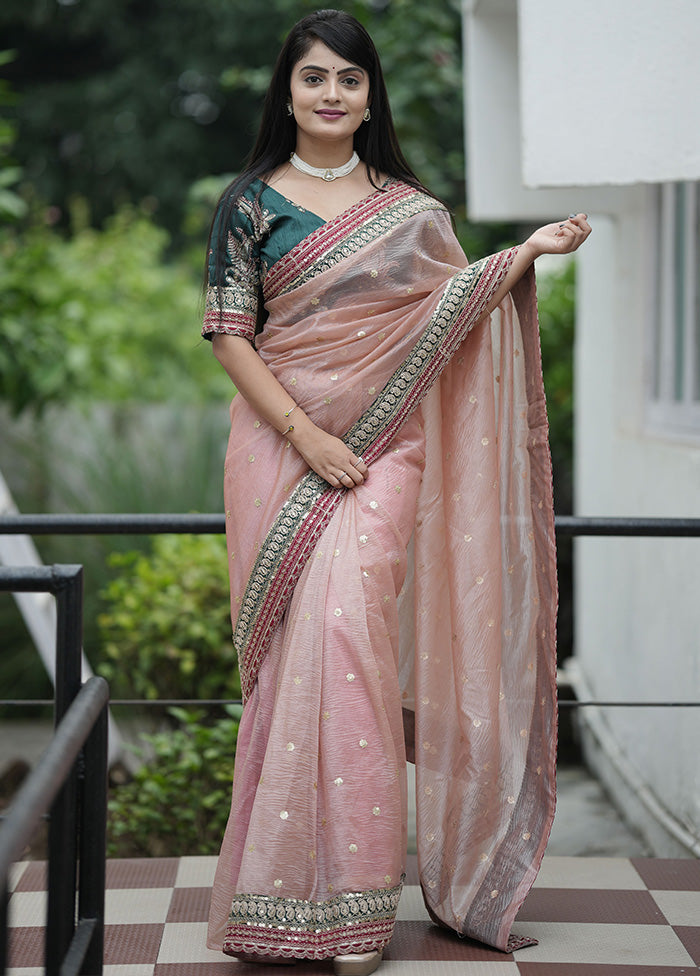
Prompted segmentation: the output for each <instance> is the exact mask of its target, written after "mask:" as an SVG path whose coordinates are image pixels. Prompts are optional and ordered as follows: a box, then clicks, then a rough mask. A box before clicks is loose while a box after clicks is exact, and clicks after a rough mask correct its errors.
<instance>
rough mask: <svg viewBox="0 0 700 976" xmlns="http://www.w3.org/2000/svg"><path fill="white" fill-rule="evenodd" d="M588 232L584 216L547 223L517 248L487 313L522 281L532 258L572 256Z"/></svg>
mask: <svg viewBox="0 0 700 976" xmlns="http://www.w3.org/2000/svg"><path fill="white" fill-rule="evenodd" d="M590 232H591V225H590V224H589V223H588V217H587V215H586V214H584V213H580V214H576V215H575V216H573V217H569V218H568V219H567V220H565V221H562V222H561V223H554V224H546V225H545V226H544V227H540V228H539V229H538V230H536V231H535V232H534V234H531V235H530V237H528V239H527V240H526V241H525V242H524V243H523V244H521V245H520V247H519V248H518V253H517V254H516V255H515V258H514V260H513V263H512V264H511V266H510V268H508V271H507V273H506V276H505V278H504V279H503V281H502V282H501V284H500V285H499V287H498V289H497V290H496V291H495V292H494V294H493V296H492V298H491V301H490V302H489V304H488V308H487V311H486V314H487V315H488V313H489V312H493V310H494V308H495V307H496V306H497V305H498V304H500V302H502V301H503V299H504V298H505V296H506V295H507V294H508V292H509V291H510V290H511V288H512V287H513V286H514V285H515V284H516V283H517V282H518V281H520V279H521V278H522V276H523V275H524V274H525V272H526V271H527V269H528V268H529V267H530V265H531V264H532V263H533V261H534V260H535V258H538V257H540V255H541V254H571V253H573V251H576V250H578V248H579V247H580V246H581V245H582V244H583V242H584V241H585V240H586V238H587V237H588V235H589V234H590Z"/></svg>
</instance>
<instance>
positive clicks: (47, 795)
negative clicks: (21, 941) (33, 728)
mask: <svg viewBox="0 0 700 976" xmlns="http://www.w3.org/2000/svg"><path fill="white" fill-rule="evenodd" d="M82 580H83V574H82V567H81V566H45V567H19V568H13V567H0V591H6V592H8V591H9V592H15V593H17V592H34V593H37V592H43V593H46V592H48V593H52V594H53V595H54V596H55V597H56V680H55V688H56V697H55V700H54V716H55V724H56V730H55V733H54V736H53V738H52V740H51V742H50V744H49V746H48V748H47V749H46V751H45V752H44V754H43V755H42V757H41V759H40V760H39V762H38V763H37V765H36V766H35V768H34V769H33V770H32V772H31V773H30V775H29V776H28V778H27V779H26V780H25V782H24V783H23V784H22V787H21V789H20V790H19V792H18V793H17V796H16V797H15V798H14V800H13V802H12V805H11V806H10V809H9V811H8V813H7V815H6V816H5V818H4V822H3V824H2V827H1V828H0V972H2V973H4V972H5V971H6V967H7V957H8V928H7V911H8V902H9V897H8V878H9V872H10V868H11V866H12V864H13V863H14V862H15V861H17V860H19V859H20V857H21V856H22V854H23V852H24V850H25V848H26V845H27V843H28V842H29V840H30V839H31V837H32V835H33V833H34V831H35V830H36V827H37V825H38V824H39V822H40V820H41V819H42V817H43V816H44V815H45V814H46V813H47V812H48V813H49V838H48V902H47V915H46V935H45V972H46V974H47V976H78V974H89V976H100V974H101V973H102V959H103V947H104V898H105V847H106V836H105V835H106V819H107V734H108V733H107V703H108V700H109V688H108V685H107V682H106V681H105V680H104V678H90V679H89V680H88V681H87V682H86V683H85V684H84V685H82V687H81V674H80V672H81V652H82V593H83V591H82ZM76 894H77V921H76Z"/></svg>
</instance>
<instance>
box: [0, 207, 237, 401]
mask: <svg viewBox="0 0 700 976" xmlns="http://www.w3.org/2000/svg"><path fill="white" fill-rule="evenodd" d="M51 219H52V217H51V210H50V209H49V210H48V211H47V212H46V214H45V215H44V219H43V223H42V222H41V220H39V219H37V220H35V222H34V223H31V224H29V225H28V226H27V227H24V228H19V227H10V226H7V227H5V228H3V229H1V230H0V399H2V400H4V401H5V402H6V403H7V404H8V405H9V407H10V409H11V410H12V411H13V412H14V413H15V414H19V413H21V412H22V411H23V410H25V409H31V410H34V411H37V412H39V411H41V410H42V409H43V408H44V407H46V406H47V405H48V404H50V403H70V404H80V405H86V404H92V403H94V401H96V400H97V401H99V402H115V401H139V402H144V401H161V402H163V401H170V402H172V401H178V402H188V401H189V402H195V401H199V402H204V401H206V400H211V399H218V398H222V399H224V398H225V397H227V396H228V395H229V393H230V381H229V380H228V379H227V377H226V376H225V374H224V372H223V370H222V369H221V368H220V367H219V366H218V364H217V363H216V361H215V360H214V357H213V356H211V354H210V355H206V354H205V353H206V352H207V351H208V349H207V350H204V349H202V348H199V346H200V339H199V320H200V315H201V309H200V284H201V279H200V275H201V272H200V270H199V267H197V268H195V267H193V266H192V265H191V264H190V263H189V262H187V261H185V260H184V259H183V258H178V259H174V258H173V255H172V250H171V244H170V239H169V237H168V234H167V232H166V231H164V230H162V229H160V228H158V227H156V225H155V224H154V223H153V221H152V220H151V218H150V216H149V214H148V213H146V212H144V211H142V210H137V209H135V208H131V207H124V208H122V209H121V210H120V211H119V212H118V213H116V214H115V215H114V216H112V217H110V218H109V219H108V220H107V221H106V222H105V226H104V229H102V230H95V229H94V228H92V227H89V226H88V215H87V213H86V212H85V205H84V204H83V203H81V202H80V201H76V203H75V205H74V212H73V221H72V233H71V236H70V237H69V238H64V237H63V236H62V235H61V234H59V233H58V232H57V231H56V230H55V229H54V228H52V227H51V226H50V222H51Z"/></svg>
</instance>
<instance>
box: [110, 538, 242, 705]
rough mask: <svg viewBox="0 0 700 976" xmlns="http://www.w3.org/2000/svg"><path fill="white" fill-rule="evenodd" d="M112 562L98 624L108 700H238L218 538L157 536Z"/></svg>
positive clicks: (222, 546)
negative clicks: (113, 574) (148, 546)
mask: <svg viewBox="0 0 700 976" xmlns="http://www.w3.org/2000/svg"><path fill="white" fill-rule="evenodd" d="M111 562H112V565H114V566H117V567H119V568H121V569H122V573H121V575H120V576H118V577H117V578H116V579H114V580H112V582H110V583H109V584H108V586H107V587H106V589H105V591H104V593H103V597H104V599H105V601H106V603H107V609H106V610H105V612H104V613H102V614H100V615H99V617H98V624H99V627H100V631H101V635H102V653H103V655H104V663H103V664H102V665H101V666H100V667H99V671H100V673H102V674H103V675H104V677H105V678H107V680H108V681H109V683H110V687H111V690H112V695H113V697H116V698H119V697H135V698H147V699H155V698H224V699H225V698H238V697H239V696H240V679H239V676H238V667H237V662H236V656H235V652H234V649H233V645H232V643H231V619H230V615H229V613H230V610H229V588H228V579H227V576H226V566H227V559H226V542H225V539H224V538H223V536H216V535H201V536H187V535H182V536H172V535H161V536H156V537H154V540H153V551H152V553H150V554H144V553H141V552H130V553H115V554H114V555H113V556H112V558H111Z"/></svg>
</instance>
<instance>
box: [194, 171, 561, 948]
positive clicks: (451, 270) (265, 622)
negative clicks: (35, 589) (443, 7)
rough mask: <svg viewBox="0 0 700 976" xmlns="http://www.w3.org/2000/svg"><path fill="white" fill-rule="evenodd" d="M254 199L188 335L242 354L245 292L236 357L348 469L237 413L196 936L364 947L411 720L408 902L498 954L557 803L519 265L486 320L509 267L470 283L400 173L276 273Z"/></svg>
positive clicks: (239, 405) (504, 260)
mask: <svg viewBox="0 0 700 976" xmlns="http://www.w3.org/2000/svg"><path fill="white" fill-rule="evenodd" d="M267 190H268V192H265V189H263V191H262V192H260V188H259V187H258V188H257V190H256V191H255V192H254V193H252V194H249V195H248V196H247V198H245V199H244V201H243V202H242V204H241V208H240V213H239V216H240V214H242V215H243V217H245V221H243V222H241V223H239V225H238V226H236V227H234V228H233V229H232V230H231V231H230V232H229V235H228V251H229V259H230V260H229V263H228V268H227V272H226V276H225V279H224V280H223V281H222V282H213V283H212V287H210V289H209V294H208V305H207V312H206V315H205V327H204V332H205V334H210V333H211V332H214V331H223V332H229V333H231V334H235V335H243V336H246V337H247V338H250V339H251V340H252V339H253V337H254V332H255V320H256V302H257V295H258V291H259V289H260V288H262V292H263V296H264V303H265V308H266V310H267V312H268V315H269V317H268V319H267V322H266V323H265V326H264V329H263V331H262V332H261V333H260V335H258V336H257V338H256V339H255V342H256V347H257V351H258V353H259V355H260V356H261V358H262V359H263V361H264V362H265V363H266V365H267V366H268V367H269V368H270V370H271V371H272V372H273V373H274V375H275V377H276V378H277V379H278V381H279V382H280V383H281V384H282V386H283V387H284V388H285V389H286V390H287V391H288V392H289V393H290V395H291V396H292V398H293V399H294V400H295V402H297V403H299V404H300V406H301V407H302V408H303V410H304V412H305V413H306V414H307V415H308V416H309V417H310V418H311V419H312V420H313V421H314V423H316V424H317V425H318V426H319V427H321V428H323V429H324V430H326V431H328V432H329V433H332V434H334V435H335V436H338V437H340V438H342V439H343V440H344V441H345V443H346V444H347V445H348V447H349V448H350V449H351V450H352V451H353V452H355V454H357V455H361V456H362V457H363V458H364V460H365V461H366V463H367V464H368V465H369V468H370V471H369V476H368V478H367V479H366V481H365V483H364V484H363V485H361V486H359V487H356V488H355V489H354V490H352V491H346V490H344V489H335V488H331V487H330V486H329V485H328V483H326V482H324V481H323V479H321V478H320V477H319V476H318V475H316V474H315V473H314V472H312V471H309V469H308V468H307V467H306V465H305V463H304V462H303V460H302V458H301V457H300V456H299V455H298V454H297V452H296V451H295V450H294V449H293V448H292V447H291V445H290V444H289V443H288V442H286V441H285V439H284V438H283V437H282V436H281V435H280V433H279V432H278V431H277V430H275V429H274V428H272V427H271V426H270V425H269V424H267V423H266V422H265V421H263V420H261V419H260V418H259V417H258V416H256V414H255V413H254V412H253V411H252V410H251V408H250V407H249V406H248V404H247V403H246V402H245V401H244V400H243V398H242V397H236V398H234V401H233V404H232V407H231V419H232V429H231V438H230V441H229V449H228V453H227V459H226V469H225V502H226V510H227V540H228V549H229V573H230V580H231V608H232V619H233V622H234V644H235V646H236V649H237V652H238V656H239V663H240V669H241V681H242V687H243V693H244V698H245V700H246V705H245V709H244V714H243V717H242V720H241V727H240V731H239V739H238V746H237V756H236V770H235V776H234V787H233V801H232V810H231V818H230V821H229V826H228V828H227V831H226V835H225V838H224V843H223V846H222V854H221V857H220V860H219V866H218V870H217V876H216V881H215V886H214V892H213V896H212V909H211V915H210V929H209V943H208V944H209V945H210V946H211V947H212V948H213V947H218V948H223V950H224V951H225V952H228V953H231V954H240V953H247V952H255V953H259V954H262V955H265V954H269V955H275V956H289V957H299V958H304V957H306V958H324V957H328V956H334V955H338V954H342V953H347V952H364V951H369V950H371V949H376V948H381V947H383V946H384V945H385V944H386V943H387V942H388V941H389V939H390V937H391V933H392V930H393V925H394V919H395V914H396V907H397V904H398V898H399V895H400V891H401V885H402V879H403V872H404V864H405V845H406V785H405V758H406V753H405V748H404V722H403V721H402V717H403V715H408V716H409V717H410V718H412V719H413V720H412V721H409V722H408V723H406V724H407V727H408V728H411V729H412V736H413V740H412V741H411V742H410V743H409V749H410V751H411V752H412V753H413V752H414V753H415V762H416V775H417V809H418V814H417V816H418V821H417V845H418V860H419V870H420V876H421V887H422V890H423V894H424V898H425V901H426V904H427V906H428V909H429V911H430V913H431V915H432V917H433V918H434V919H435V920H436V921H438V922H439V923H440V924H443V925H445V926H447V927H449V928H451V929H453V930H454V931H456V932H457V933H459V934H460V935H468V936H470V937H472V938H476V939H479V940H480V941H483V942H487V943H489V944H491V945H494V946H496V947H498V948H500V949H503V950H508V951H509V950H511V949H512V948H516V947H517V946H518V945H522V944H529V942H531V941H532V940H528V939H521V940H519V939H517V937H512V936H511V935H510V929H511V925H512V922H513V918H514V916H515V914H516V912H517V909H518V907H519V905H520V904H521V903H522V900H523V899H524V897H525V895H526V893H527V891H528V890H529V887H530V885H531V884H532V881H533V880H534V877H535V875H536V872H537V868H538V866H539V863H540V861H541V858H542V855H543V853H544V847H545V844H546V840H547V837H548V833H549V829H550V826H551V821H552V817H553V807H554V754H555V740H556V727H555V721H554V715H555V692H556V689H555V678H554V675H555V659H554V637H555V632H554V630H555V612H556V572H555V555H554V533H553V516H552V498H551V471H550V462H549V452H548V446H547V421H546V410H545V404H544V394H543V388H542V376H541V368H540V360H539V341H538V334H537V319H536V311H535V301H534V282H533V275H532V273H531V272H530V273H529V274H528V275H527V276H526V277H525V278H524V279H523V280H522V281H521V282H520V283H519V284H518V286H516V288H515V289H513V292H512V298H511V297H508V298H506V300H505V301H503V302H502V304H501V306H500V307H499V309H498V310H497V311H496V312H495V313H493V314H492V315H491V316H490V317H488V316H485V311H486V310H487V308H488V306H489V300H490V298H491V297H492V296H493V295H494V293H495V292H496V291H497V289H498V287H499V284H500V283H501V282H502V281H503V278H504V276H505V274H506V273H507V270H508V267H509V265H510V263H511V262H512V260H513V258H514V254H515V251H514V250H511V251H505V252H502V253H500V254H497V255H493V256H492V257H489V258H485V259H483V260H481V261H479V262H477V263H476V264H473V265H467V263H466V260H465V258H464V255H463V253H462V251H461V249H460V248H459V245H458V243H457V241H456V239H455V237H454V234H453V232H452V229H451V226H450V222H449V218H448V215H447V214H446V212H445V211H444V208H442V207H441V205H440V204H438V203H437V202H436V201H435V200H434V199H433V198H431V197H429V196H427V195H426V194H423V193H420V192H418V191H416V190H414V189H412V188H411V187H408V186H406V185H405V184H402V183H400V182H397V181H390V182H389V183H388V184H387V185H386V186H385V187H384V188H383V189H382V190H380V191H377V192H376V193H373V194H372V195H371V196H370V197H368V198H366V199H365V200H363V201H361V202H360V203H359V204H357V205H356V206H355V207H352V208H351V209H350V210H348V211H346V212H345V213H343V214H341V215H340V216H339V217H337V218H335V219H334V220H331V221H329V222H327V223H323V222H322V221H320V218H316V223H317V226H316V227H315V229H313V230H312V231H311V232H310V233H307V234H306V235H305V236H302V237H301V238H298V239H297V241H296V243H294V244H293V245H292V246H291V247H289V248H288V249H286V250H285V249H284V247H281V248H280V251H281V252H282V253H280V254H279V256H277V255H276V254H274V253H272V252H271V244H272V241H273V236H274V235H273V234H271V233H270V228H271V227H273V226H274V223H275V220H276V219H277V218H278V216H279V215H278V214H277V213H276V212H274V211H275V209H278V210H280V211H283V210H284V206H283V204H284V201H282V199H281V198H279V199H277V200H275V197H274V196H272V197H271V195H270V192H269V188H267ZM273 192H274V191H273ZM276 196H277V197H279V195H276ZM270 201H271V202H272V204H274V206H272V207H270V206H268V204H269V203H270ZM289 206H290V207H291V205H289ZM310 217H311V218H312V220H313V215H310ZM265 242H267V249H268V250H267V254H268V258H267V259H266V258H265V257H264V256H262V255H264V246H265ZM271 253H272V258H270V257H269V255H270V254H271ZM253 269H256V274H257V277H256V275H255V274H253Z"/></svg>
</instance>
